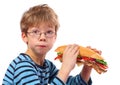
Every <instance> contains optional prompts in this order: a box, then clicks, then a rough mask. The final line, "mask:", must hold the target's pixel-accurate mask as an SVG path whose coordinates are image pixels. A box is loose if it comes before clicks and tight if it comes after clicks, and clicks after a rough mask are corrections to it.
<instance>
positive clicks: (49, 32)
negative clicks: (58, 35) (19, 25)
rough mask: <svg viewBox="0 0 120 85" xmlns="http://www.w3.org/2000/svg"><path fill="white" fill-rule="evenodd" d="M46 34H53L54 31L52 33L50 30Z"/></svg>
mask: <svg viewBox="0 0 120 85" xmlns="http://www.w3.org/2000/svg"><path fill="white" fill-rule="evenodd" d="M46 33H47V34H53V33H54V31H52V30H48V31H47V32H46Z"/></svg>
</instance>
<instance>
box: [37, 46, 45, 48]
mask: <svg viewBox="0 0 120 85" xmlns="http://www.w3.org/2000/svg"><path fill="white" fill-rule="evenodd" d="M38 46H39V47H42V48H44V47H46V45H38Z"/></svg>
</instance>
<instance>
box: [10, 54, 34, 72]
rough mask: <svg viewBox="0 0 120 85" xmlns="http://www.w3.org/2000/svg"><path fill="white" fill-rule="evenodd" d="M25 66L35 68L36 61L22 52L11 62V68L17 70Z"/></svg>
mask: <svg viewBox="0 0 120 85" xmlns="http://www.w3.org/2000/svg"><path fill="white" fill-rule="evenodd" d="M25 66H28V67H32V68H33V67H34V62H33V61H32V60H31V58H30V57H29V56H28V55H26V54H23V53H21V54H19V55H18V56H17V57H16V58H15V59H14V60H13V61H12V62H11V63H10V65H9V68H12V69H14V70H15V69H18V68H21V67H25Z"/></svg>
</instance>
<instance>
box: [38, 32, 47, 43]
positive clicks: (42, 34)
mask: <svg viewBox="0 0 120 85" xmlns="http://www.w3.org/2000/svg"><path fill="white" fill-rule="evenodd" d="M39 40H40V41H46V36H45V34H44V33H41V34H40V36H39Z"/></svg>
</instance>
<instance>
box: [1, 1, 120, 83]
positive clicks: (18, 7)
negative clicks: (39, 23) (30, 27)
mask: <svg viewBox="0 0 120 85" xmlns="http://www.w3.org/2000/svg"><path fill="white" fill-rule="evenodd" d="M42 3H46V4H48V5H49V6H51V7H52V8H53V9H54V10H55V11H56V13H57V14H58V16H59V20H60V25H61V26H60V29H59V32H58V37H57V41H56V43H55V45H54V47H53V49H52V50H51V51H50V52H49V53H48V55H47V58H49V59H50V60H51V61H53V62H54V63H55V64H56V65H57V67H58V68H59V67H60V63H59V61H54V57H56V53H55V52H54V49H55V48H56V47H57V46H59V45H63V44H73V43H77V44H79V45H83V46H91V47H95V48H97V49H99V50H102V56H104V58H105V60H106V61H107V62H108V65H109V69H108V71H107V72H106V73H104V74H101V75H99V74H98V73H96V71H94V70H93V71H92V74H91V77H92V80H93V85H118V84H119V83H118V82H119V80H120V78H119V76H120V73H119V72H120V67H119V64H120V63H119V62H120V60H119V57H120V54H119V53H120V52H119V51H120V41H119V39H120V38H119V36H120V31H119V28H120V2H119V0H68V1H67V0H66V1H65V0H2V1H0V83H2V79H3V76H4V73H5V71H6V69H7V67H8V65H9V63H10V62H11V61H12V60H13V59H14V58H15V57H17V55H18V54H19V53H20V52H25V50H26V45H25V43H23V41H22V39H21V33H20V26H19V22H20V19H21V16H22V14H23V12H24V11H26V10H27V9H28V8H29V7H31V6H33V5H37V4H42ZM81 68H82V66H81V67H77V66H76V67H75V69H74V70H73V71H72V72H71V75H76V74H77V73H79V72H80V71H81Z"/></svg>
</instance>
